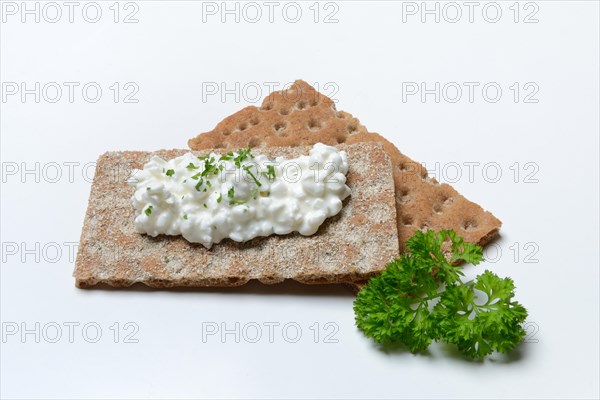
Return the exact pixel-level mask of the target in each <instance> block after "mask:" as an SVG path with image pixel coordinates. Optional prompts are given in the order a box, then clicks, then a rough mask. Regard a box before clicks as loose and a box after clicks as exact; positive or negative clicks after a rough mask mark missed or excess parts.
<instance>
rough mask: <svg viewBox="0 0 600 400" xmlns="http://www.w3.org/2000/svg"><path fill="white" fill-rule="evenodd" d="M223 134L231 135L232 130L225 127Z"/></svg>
mask: <svg viewBox="0 0 600 400" xmlns="http://www.w3.org/2000/svg"><path fill="white" fill-rule="evenodd" d="M221 134H222V135H223V136H229V135H231V131H230V130H229V129H224V130H223V131H222V132H221Z"/></svg>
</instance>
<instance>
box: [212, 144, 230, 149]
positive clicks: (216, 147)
mask: <svg viewBox="0 0 600 400" xmlns="http://www.w3.org/2000/svg"><path fill="white" fill-rule="evenodd" d="M213 147H214V148H215V149H226V148H227V142H220V143H217V144H215V145H214V146H213Z"/></svg>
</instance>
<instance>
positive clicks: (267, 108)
mask: <svg viewBox="0 0 600 400" xmlns="http://www.w3.org/2000/svg"><path fill="white" fill-rule="evenodd" d="M272 109H273V103H271V102H268V103H267V104H265V105H264V106H262V107H261V108H259V110H260V111H269V110H272Z"/></svg>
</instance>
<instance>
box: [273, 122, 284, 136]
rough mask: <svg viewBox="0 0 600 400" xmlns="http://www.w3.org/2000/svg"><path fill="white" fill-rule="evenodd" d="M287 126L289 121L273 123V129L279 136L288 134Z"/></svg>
mask: <svg viewBox="0 0 600 400" xmlns="http://www.w3.org/2000/svg"><path fill="white" fill-rule="evenodd" d="M286 127H287V122H285V121H279V122H276V123H275V124H274V125H273V130H274V131H275V134H276V135H277V136H287V132H286V131H285V128H286Z"/></svg>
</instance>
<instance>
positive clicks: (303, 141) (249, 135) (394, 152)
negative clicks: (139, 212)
mask: <svg viewBox="0 0 600 400" xmlns="http://www.w3.org/2000/svg"><path fill="white" fill-rule="evenodd" d="M317 142H321V143H325V144H329V145H335V144H339V143H348V144H352V143H363V142H378V143H382V144H383V146H384V149H385V151H386V153H387V154H388V155H389V157H390V159H391V161H392V168H393V174H394V186H395V198H396V208H397V213H396V218H397V221H396V223H397V227H398V240H399V249H400V251H401V252H403V251H405V243H406V241H407V240H408V239H409V238H410V237H411V236H412V235H413V234H414V233H415V231H417V230H428V229H433V230H440V229H453V230H454V231H456V232H457V233H458V234H459V235H460V236H462V237H463V238H464V240H465V241H466V242H470V243H477V244H479V245H481V246H484V245H485V244H487V243H489V242H490V241H491V240H493V239H495V238H496V237H497V236H498V234H499V230H500V226H501V225H502V223H501V222H500V220H499V219H498V218H496V217H495V216H494V215H492V214H491V213H490V212H489V211H485V210H484V209H483V208H481V207H480V206H479V205H478V204H475V203H473V202H471V201H469V200H467V199H466V198H465V197H463V196H462V195H461V194H460V193H458V192H457V191H456V190H455V189H454V188H453V187H452V186H450V185H448V184H445V183H442V184H440V183H439V182H437V181H436V180H435V179H434V178H430V177H429V176H428V173H427V170H426V168H425V167H424V166H423V165H421V164H420V163H418V162H415V161H413V160H412V159H410V158H409V157H407V156H406V155H404V154H403V153H401V152H400V151H399V150H398V148H396V146H394V145H393V144H392V143H391V142H389V141H388V140H387V139H385V138H384V137H382V136H381V135H379V134H378V133H373V132H369V131H367V129H366V128H365V127H364V126H363V125H362V124H361V123H360V121H359V120H358V119H357V118H355V117H353V116H352V115H351V114H349V113H347V112H344V111H337V109H336V106H335V103H334V102H333V101H332V100H331V99H329V98H328V97H327V96H325V95H323V94H321V93H319V92H318V91H316V90H315V89H314V88H313V87H312V86H310V85H309V84H308V83H306V82H304V81H302V80H297V81H296V82H294V84H293V85H292V86H291V87H290V88H289V89H286V90H283V91H279V92H273V93H271V94H269V95H268V96H267V97H266V98H265V99H264V100H263V102H262V105H261V107H259V108H257V107H254V106H249V107H246V108H244V109H242V110H240V111H238V112H237V113H235V114H233V115H230V116H229V117H226V118H225V119H224V120H223V121H221V122H220V123H219V124H217V126H216V127H215V128H214V129H213V130H211V131H209V132H206V133H202V134H199V135H198V136H196V137H194V138H192V139H190V140H189V141H188V145H189V147H190V148H191V149H194V150H202V149H207V148H222V149H237V148H240V147H246V146H251V147H258V148H266V147H269V146H292V147H293V146H307V145H312V144H314V143H317Z"/></svg>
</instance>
